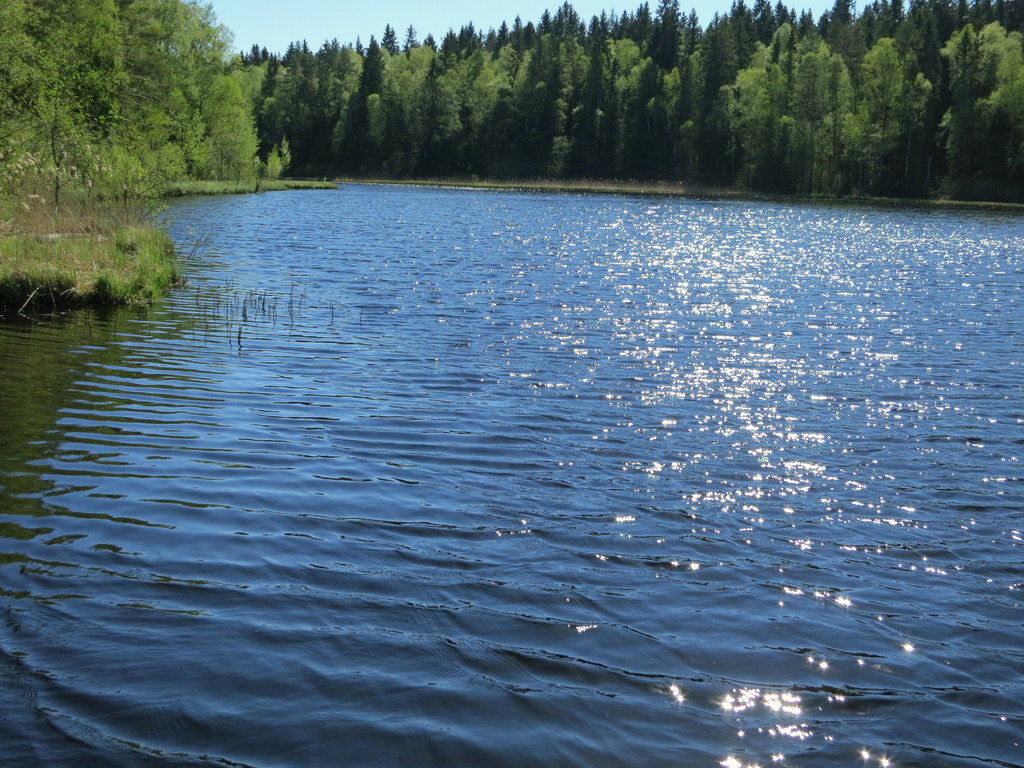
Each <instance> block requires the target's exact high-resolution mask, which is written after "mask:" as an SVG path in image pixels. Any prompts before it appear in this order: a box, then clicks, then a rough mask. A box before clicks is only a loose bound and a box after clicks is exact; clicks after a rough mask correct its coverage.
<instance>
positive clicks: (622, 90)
mask: <svg viewBox="0 0 1024 768" xmlns="http://www.w3.org/2000/svg"><path fill="white" fill-rule="evenodd" d="M1022 28H1024V5H1022V0H995V1H993V0H973V1H972V2H967V0H913V1H912V2H911V3H910V5H909V7H904V4H903V2H902V0H874V1H873V2H871V3H870V4H868V5H866V6H865V7H864V8H863V9H861V10H860V12H859V13H858V12H856V11H855V9H854V8H853V6H852V3H851V0H836V3H835V5H834V6H833V8H832V9H831V10H829V11H828V12H826V13H824V14H822V15H821V17H820V18H817V19H815V18H813V16H812V15H811V13H810V12H808V11H802V12H799V13H798V12H797V11H796V10H794V9H791V8H788V7H787V6H786V5H785V4H784V3H783V2H782V0H779V1H778V2H777V3H776V4H775V5H771V4H770V0H754V3H753V5H752V6H748V5H746V4H745V2H744V0H734V2H733V4H732V6H731V8H729V9H728V11H727V12H723V13H722V14H717V15H715V16H714V17H713V18H712V19H711V20H710V21H709V22H708V23H707V25H706V26H702V24H701V22H700V20H699V19H698V18H697V16H696V14H695V13H694V12H692V11H691V12H689V13H688V14H686V13H684V12H683V11H682V10H681V9H680V6H679V3H678V0H660V1H659V2H658V4H657V7H656V8H654V9H652V7H651V6H650V5H649V4H648V3H644V4H642V5H640V6H639V7H638V8H637V9H636V10H635V11H632V12H624V13H622V14H621V15H616V14H612V15H607V14H602V15H600V16H597V17H594V18H592V19H590V20H589V21H585V20H583V19H581V18H580V17H579V15H578V14H577V13H576V12H575V11H574V10H573V8H572V6H571V5H570V4H568V3H565V4H563V5H562V6H560V7H559V8H557V9H556V10H555V11H554V12H553V13H551V12H545V13H544V14H543V16H542V17H541V18H540V19H539V20H538V21H536V22H533V21H529V22H527V23H525V24H524V23H523V22H522V21H521V20H520V19H519V18H516V19H515V20H514V21H513V22H512V24H511V26H509V25H508V24H507V23H503V24H502V25H501V27H500V28H499V29H496V30H495V29H490V30H488V31H486V32H484V31H482V30H478V29H476V28H475V27H474V26H473V25H472V24H471V23H467V24H466V25H465V26H463V27H462V28H461V29H459V30H458V31H457V32H456V31H454V30H450V31H449V32H448V33H447V34H446V35H444V36H443V37H442V38H441V39H440V40H435V39H434V38H433V37H432V36H430V35H428V36H427V37H426V38H425V39H423V40H422V41H421V40H419V39H418V38H417V33H416V30H414V29H412V28H408V29H407V30H406V31H405V32H404V34H403V35H402V36H401V37H400V36H399V34H397V33H396V31H395V30H394V29H393V28H392V27H390V26H388V27H386V28H385V30H383V34H382V36H381V39H380V40H379V41H378V40H377V39H376V37H371V38H370V40H369V41H368V43H367V44H366V45H364V44H363V43H362V42H361V41H360V40H359V39H357V40H356V41H355V42H353V43H346V44H341V43H339V42H338V41H337V40H331V41H329V42H325V43H324V44H322V45H321V46H320V47H319V48H318V49H317V50H315V51H314V50H312V49H311V48H310V47H309V45H308V44H307V43H306V42H304V41H301V42H296V43H293V44H291V45H290V46H289V47H288V49H287V50H286V51H285V52H283V53H274V52H269V51H267V49H266V48H262V47H260V46H259V45H258V44H257V45H253V46H252V47H251V48H250V49H249V50H247V51H245V52H243V53H241V54H239V53H236V52H235V51H234V49H233V43H232V38H231V34H230V32H229V30H227V29H225V28H224V27H222V26H220V25H219V24H218V23H217V20H216V18H215V16H214V14H213V11H212V9H211V8H210V7H209V6H206V5H203V4H202V3H199V2H194V1H191V0H0V201H2V200H3V199H7V200H8V201H9V200H12V199H20V200H22V204H26V203H25V202H24V201H25V200H26V199H28V198H33V197H34V198H38V199H43V198H46V199H48V200H49V201H50V202H51V203H53V204H55V205H56V204H59V203H60V201H61V200H62V198H66V197H67V195H68V194H69V193H73V194H78V195H79V196H85V197H86V198H96V199H105V200H111V199H118V198H123V199H124V200H126V201H127V200H129V199H146V198H151V197H153V196H156V195H159V194H160V190H161V189H164V188H165V185H166V184H167V183H168V182H169V181H174V180H183V179H197V180H204V179H214V180H217V179H219V180H235V181H245V182H246V183H251V182H252V181H254V180H255V181H256V183H257V184H258V183H259V179H260V178H263V177H273V176H276V175H279V174H280V173H281V172H282V170H283V169H284V168H286V167H288V166H289V163H290V168H291V173H292V174H293V175H299V176H307V177H332V178H333V177H337V176H340V175H344V176H350V177H363V178H368V177H376V178H394V179H407V178H460V179H467V178H473V177H477V178H489V179H530V178H549V179H595V180H596V179H618V180H638V181H644V180H661V181H672V182H683V183H685V184H690V185H705V186H711V187H723V188H733V189H743V190H751V191H758V192H766V193H796V194H814V195H825V196H840V195H870V196H902V197H931V196H937V195H942V196H948V197H953V198H960V199H972V198H973V199H986V200H1014V201H1021V200H1022V199H1024V183H1022V182H1024V149H1022V139H1024V45H1022V35H1021V31H1022Z"/></svg>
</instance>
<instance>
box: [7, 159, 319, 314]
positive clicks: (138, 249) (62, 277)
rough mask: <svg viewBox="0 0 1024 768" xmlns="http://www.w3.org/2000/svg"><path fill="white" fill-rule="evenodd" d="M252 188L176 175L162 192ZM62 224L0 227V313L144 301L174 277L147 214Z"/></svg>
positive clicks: (276, 184) (98, 210) (273, 183)
mask: <svg viewBox="0 0 1024 768" xmlns="http://www.w3.org/2000/svg"><path fill="white" fill-rule="evenodd" d="M337 188H338V185H337V184H336V183H334V182H329V181H313V180H304V179H273V180H269V181H263V182H261V184H260V188H259V192H283V191H290V190H302V189H337ZM255 192H256V189H255V185H254V184H249V183H245V184H240V183H237V182H221V181H182V182H175V183H174V184H169V185H168V186H167V188H166V189H165V190H164V192H163V194H162V195H161V198H163V199H169V198H174V197H186V196H206V195H234V194H247V195H251V194H254V193H255ZM86 213H87V215H88V216H90V217H91V218H93V219H95V220H96V221H101V220H103V219H104V218H105V216H106V214H107V211H106V210H105V209H104V208H103V207H102V206H99V207H94V208H90V209H87V211H86ZM93 223H95V222H93ZM61 229H62V227H60V226H59V225H57V226H50V225H47V226H45V227H44V228H43V229H42V230H37V229H36V228H31V229H30V230H27V231H12V232H5V233H2V234H0V318H9V317H13V316H15V315H18V316H21V317H28V316H29V315H28V314H26V312H29V313H35V312H40V311H47V310H48V311H52V312H58V311H63V310H69V309H76V308H79V307H95V308H107V307H117V306H139V305H146V304H151V303H153V302H154V301H155V300H156V299H158V298H159V297H160V296H162V295H164V294H165V293H166V292H167V290H168V289H169V288H171V287H173V286H174V285H176V284H178V283H180V281H181V271H180V267H179V264H178V255H177V251H176V249H175V244H174V243H173V242H172V241H171V238H170V236H169V235H168V234H167V233H166V231H165V230H164V229H163V228H162V227H159V226H155V225H154V224H152V223H151V222H143V221H140V222H136V223H134V224H133V225H129V226H119V227H116V228H114V229H107V228H106V227H105V226H103V225H99V226H98V227H97V229H98V230H99V232H92V233H90V234H78V233H76V232H64V231H61Z"/></svg>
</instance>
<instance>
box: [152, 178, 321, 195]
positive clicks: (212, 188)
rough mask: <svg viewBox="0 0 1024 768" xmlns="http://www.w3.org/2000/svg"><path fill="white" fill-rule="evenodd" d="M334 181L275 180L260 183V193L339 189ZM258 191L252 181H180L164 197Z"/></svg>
mask: <svg viewBox="0 0 1024 768" xmlns="http://www.w3.org/2000/svg"><path fill="white" fill-rule="evenodd" d="M337 188H338V185H337V184H336V183H334V182H333V181H304V180H301V179H274V180H269V181H268V180H266V179H264V180H263V181H261V182H260V185H259V190H258V191H260V192H284V191H286V190H289V189H337ZM255 191H257V189H256V185H255V182H251V181H244V182H243V181H178V182H174V183H172V184H168V185H167V186H166V187H165V188H164V191H163V194H164V197H186V196H188V195H248V194H252V193H253V192H255Z"/></svg>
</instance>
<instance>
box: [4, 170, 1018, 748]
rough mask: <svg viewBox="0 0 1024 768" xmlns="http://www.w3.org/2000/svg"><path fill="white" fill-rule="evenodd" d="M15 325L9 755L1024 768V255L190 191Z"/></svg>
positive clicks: (741, 226)
mask: <svg viewBox="0 0 1024 768" xmlns="http://www.w3.org/2000/svg"><path fill="white" fill-rule="evenodd" d="M169 218H170V220H171V222H172V229H173V231H174V234H175V235H176V237H177V238H178V240H179V241H180V242H186V241H188V240H189V239H190V238H193V237H194V233H209V234H210V235H211V236H212V239H211V242H210V244H209V246H208V247H207V248H206V250H205V251H204V252H202V253H201V254H200V255H198V256H195V257H193V258H190V259H189V262H188V268H187V269H188V275H189V280H190V284H189V286H188V287H187V288H185V289H182V290H180V291H178V292H176V293H175V294H174V295H173V296H171V297H170V298H169V299H168V300H167V301H166V302H165V303H164V304H162V305H161V306H159V307H156V308H154V309H153V310H151V311H148V312H135V313H133V312H120V313H114V314H112V315H110V316H107V317H97V316H93V315H76V316H74V317H71V318H67V319H64V320H52V321H45V322H40V323H36V324H34V325H22V324H8V325H3V324H0V374H2V376H0V446H2V448H3V451H2V456H0V610H2V622H0V764H2V765H5V766H6V765H12V766H31V765H47V766H82V765H103V766H107V765H110V766H137V765H138V766H156V765H209V764H214V765H218V764H225V765H246V766H261V767H262V766H475V765H486V766H489V767H490V768H495V767H497V766H590V767H594V768H599V767H601V766H630V767H631V766H638V767H639V766H652V765H673V766H712V767H713V766H719V765H722V766H726V768H738V767H739V766H743V768H747V766H752V765H758V766H763V767H767V766H770V765H775V766H851V768H861V767H863V766H873V767H876V766H877V767H881V768H884V767H885V766H887V765H893V766H1019V765H1024V625H1022V622H1024V606H1022V598H1024V559H1022V554H1024V549H1022V545H1021V539H1022V535H1024V534H1022V530H1024V466H1022V456H1024V288H1022V286H1024V221H1022V219H1021V218H1019V217H1014V216H1003V215H994V214H985V213H961V212H939V211H924V212H922V211H892V210H874V209H870V208H830V207H825V206H813V205H807V206H803V205H790V204H781V205H774V204H765V203H746V202H721V203H702V202H695V201H682V200H654V199H632V198H620V197H605V196H569V195H561V196H559V195H541V194H516V193H508V192H481V191H460V190H432V189H407V188H390V187H344V188H342V189H341V190H340V191H337V192H297V193H280V194H268V195H261V196H256V197H252V196H250V197H242V198H212V199H195V200H185V201H181V202H179V203H176V204H174V205H173V206H172V208H171V209H170V211H169Z"/></svg>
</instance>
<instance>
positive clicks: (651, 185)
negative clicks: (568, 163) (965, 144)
mask: <svg viewBox="0 0 1024 768" xmlns="http://www.w3.org/2000/svg"><path fill="white" fill-rule="evenodd" d="M335 181H336V182H337V183H338V184H385V185H394V186H411V187H451V188H461V189H505V190H519V191H523V192H561V193H567V194H605V195H642V196H652V197H680V198H692V199H703V200H751V201H757V200H762V201H766V202H767V201H775V202H820V203H839V204H858V205H874V206H884V207H893V208H904V207H905V208H939V209H967V210H984V211H1005V212H1007V213H1024V203H1002V202H990V201H978V200H953V199H950V198H938V197H937V198H910V197H907V198H902V197H869V196H842V197H824V196H821V195H792V194H790V195H786V194H781V193H780V194H767V193H759V192H752V191H749V190H738V189H728V188H722V187H707V186H701V185H698V184H682V183H675V182H668V181H618V180H613V181H604V180H596V179H593V180H592V179H566V180H562V179H510V180H498V179H443V178H442V179H430V178H424V179H388V178H378V177H369V178H360V177H349V176H342V177H338V178H337V179H335Z"/></svg>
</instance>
